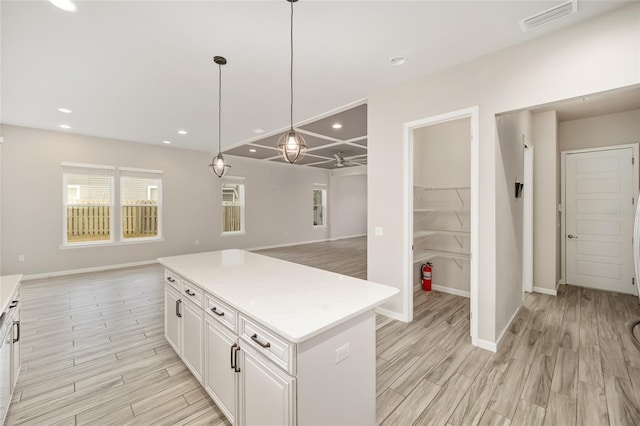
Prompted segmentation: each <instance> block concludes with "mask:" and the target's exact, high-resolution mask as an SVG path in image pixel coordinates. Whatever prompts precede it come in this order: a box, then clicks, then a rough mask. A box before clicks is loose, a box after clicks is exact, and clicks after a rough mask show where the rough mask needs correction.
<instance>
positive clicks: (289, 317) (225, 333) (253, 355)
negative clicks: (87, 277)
mask: <svg viewBox="0 0 640 426" xmlns="http://www.w3.org/2000/svg"><path fill="white" fill-rule="evenodd" d="M158 261H159V262H160V263H161V264H162V265H163V266H164V267H165V268H166V269H165V335H166V337H167V340H168V341H169V343H170V344H171V345H172V346H173V348H174V350H175V351H176V353H178V355H179V356H180V357H181V359H182V360H183V361H184V363H185V365H186V366H187V367H188V368H189V369H190V370H191V372H192V373H193V375H194V376H195V377H196V379H198V381H199V382H200V383H201V384H202V385H203V387H204V389H205V390H206V391H207V393H208V394H209V395H210V396H211V397H212V399H213V400H214V401H215V402H216V404H217V405H218V407H219V408H220V409H221V410H222V411H223V412H224V414H225V415H226V416H227V418H228V420H229V421H230V422H231V423H233V424H241V425H245V424H246V425H252V424H256V425H267V424H282V425H294V424H300V425H314V424H317V425H326V424H331V425H370V424H375V421H376V418H375V412H376V405H375V397H376V392H375V383H376V375H375V374H376V371H375V307H376V306H378V305H379V304H381V303H382V302H384V301H385V300H387V299H389V298H390V297H393V296H394V295H395V294H397V293H398V290H397V289H395V288H392V287H388V286H384V285H381V284H376V283H372V282H369V281H365V280H360V279H357V278H352V277H347V276H344V275H340V274H335V273H332V272H328V271H323V270H319V269H315V268H311V267H308V266H303V265H299V264H295V263H291V262H286V261H283V260H279V259H274V258H270V257H267V256H263V255H259V254H255V253H251V252H246V251H243V250H222V251H216V252H207V253H197V254H191V255H184V256H172V257H165V258H161V259H158Z"/></svg>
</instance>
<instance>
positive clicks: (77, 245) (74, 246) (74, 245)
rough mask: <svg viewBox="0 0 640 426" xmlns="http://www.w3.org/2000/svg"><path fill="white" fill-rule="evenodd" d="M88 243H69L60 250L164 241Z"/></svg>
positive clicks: (138, 240) (160, 239)
mask: <svg viewBox="0 0 640 426" xmlns="http://www.w3.org/2000/svg"><path fill="white" fill-rule="evenodd" d="M103 241H104V242H101V241H94V242H86V243H68V244H69V245H66V246H65V245H60V246H58V248H59V249H60V250H73V249H79V248H91V247H112V246H128V245H130V244H142V243H161V242H163V241H164V238H162V237H149V238H131V239H128V240H124V241H109V240H103Z"/></svg>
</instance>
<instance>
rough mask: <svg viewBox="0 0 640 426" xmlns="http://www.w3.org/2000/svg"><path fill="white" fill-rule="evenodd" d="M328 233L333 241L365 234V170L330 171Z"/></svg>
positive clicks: (355, 168) (358, 168)
mask: <svg viewBox="0 0 640 426" xmlns="http://www.w3.org/2000/svg"><path fill="white" fill-rule="evenodd" d="M329 232H330V237H331V239H332V240H335V239H340V238H347V237H354V236H360V235H366V233H367V170H366V167H363V168H360V167H353V168H352V167H349V168H347V169H345V170H344V172H343V171H342V170H333V171H332V172H331V177H330V178H329Z"/></svg>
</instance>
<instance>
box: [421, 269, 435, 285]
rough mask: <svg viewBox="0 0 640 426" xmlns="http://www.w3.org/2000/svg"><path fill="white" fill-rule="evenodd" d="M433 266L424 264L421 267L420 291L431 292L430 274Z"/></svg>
mask: <svg viewBox="0 0 640 426" xmlns="http://www.w3.org/2000/svg"><path fill="white" fill-rule="evenodd" d="M432 268H433V264H432V263H429V262H427V263H424V264H423V265H422V267H421V269H422V289H423V290H424V291H431V272H432Z"/></svg>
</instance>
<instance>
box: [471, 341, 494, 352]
mask: <svg viewBox="0 0 640 426" xmlns="http://www.w3.org/2000/svg"><path fill="white" fill-rule="evenodd" d="M476 343H477V344H476V346H477V347H479V348H480V349H486V350H488V351H491V352H497V351H498V345H496V344H495V343H493V342H490V341H488V340H483V339H478V340H477V341H476Z"/></svg>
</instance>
